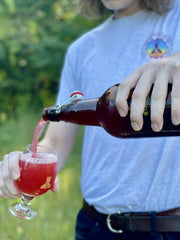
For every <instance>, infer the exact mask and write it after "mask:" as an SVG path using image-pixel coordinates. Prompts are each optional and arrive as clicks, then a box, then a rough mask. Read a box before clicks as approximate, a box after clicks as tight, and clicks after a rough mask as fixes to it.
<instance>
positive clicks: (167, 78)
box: [116, 53, 180, 132]
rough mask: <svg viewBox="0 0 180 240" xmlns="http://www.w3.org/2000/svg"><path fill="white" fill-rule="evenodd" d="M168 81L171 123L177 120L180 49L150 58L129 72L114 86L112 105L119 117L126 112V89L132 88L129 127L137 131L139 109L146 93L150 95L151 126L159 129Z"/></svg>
mask: <svg viewBox="0 0 180 240" xmlns="http://www.w3.org/2000/svg"><path fill="white" fill-rule="evenodd" d="M168 83H172V86H173V87H172V95H171V96H172V103H171V117H172V123H173V124H175V125H177V124H180V53H178V54H176V55H172V56H170V57H167V58H162V59H157V60H153V61H151V62H149V63H147V64H145V65H143V66H141V67H139V68H138V69H137V70H136V71H135V72H134V73H132V74H131V75H129V76H128V77H127V78H126V79H125V80H124V81H123V82H122V83H121V84H120V85H119V87H118V91H117V97H116V106H117V109H118V111H119V114H120V115H121V117H124V116H127V113H128V103H127V99H128V97H129V93H130V90H131V89H132V88H134V92H133V94H132V101H131V106H130V119H131V125H132V128H133V129H134V130H136V131H139V130H141V129H142V127H143V113H144V107H145V104H146V99H147V96H148V93H149V91H150V89H151V87H152V86H153V90H152V95H151V128H152V129H153V131H156V132H158V131H160V130H162V127H163V122H164V120H163V114H164V109H165V103H166V96H167V89H168Z"/></svg>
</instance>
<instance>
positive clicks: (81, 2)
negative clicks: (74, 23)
mask: <svg viewBox="0 0 180 240" xmlns="http://www.w3.org/2000/svg"><path fill="white" fill-rule="evenodd" d="M172 1H173V0H139V4H140V7H141V8H142V9H144V10H148V11H154V12H157V13H158V14H163V13H166V12H167V11H168V10H169V8H170V3H171V2H172ZM77 4H78V8H79V11H80V13H82V14H83V15H84V16H85V17H88V18H97V17H100V16H103V15H105V14H107V13H108V12H109V11H108V10H107V9H106V8H105V7H104V5H103V4H102V2H101V1H100V0H78V2H77Z"/></svg>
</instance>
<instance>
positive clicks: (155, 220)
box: [151, 212, 157, 234]
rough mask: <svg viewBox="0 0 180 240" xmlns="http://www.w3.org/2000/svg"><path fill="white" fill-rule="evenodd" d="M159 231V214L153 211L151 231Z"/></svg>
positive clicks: (153, 232)
mask: <svg viewBox="0 0 180 240" xmlns="http://www.w3.org/2000/svg"><path fill="white" fill-rule="evenodd" d="M156 232H157V215H156V212H151V233H152V234H155V233H156Z"/></svg>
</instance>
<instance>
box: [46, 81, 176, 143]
mask: <svg viewBox="0 0 180 240" xmlns="http://www.w3.org/2000/svg"><path fill="white" fill-rule="evenodd" d="M117 87H118V84H117V85H114V86H112V87H111V88H109V89H108V90H107V91H106V92H105V93H104V94H103V95H102V96H101V97H100V98H94V99H88V100H80V101H77V102H76V101H74V102H72V103H70V104H67V105H63V106H60V107H59V106H56V107H49V108H45V109H44V110H43V118H44V120H46V121H47V120H49V121H61V120H62V121H66V122H71V123H76V124H80V125H91V126H100V127H102V128H104V129H105V130H106V131H107V132H108V133H110V134H111V135H113V136H115V137H121V138H134V137H136V138H140V137H160V136H179V135H180V126H174V125H173V124H172V122H171V101H170V95H171V94H170V93H171V89H170V88H171V86H170V85H169V89H168V94H167V99H166V107H165V111H164V125H163V129H162V130H161V131H160V132H154V131H153V130H152V129H151V121H150V100H151V98H150V97H148V98H147V101H146V106H145V110H144V125H143V128H142V130H141V131H134V130H133V129H132V127H131V122H130V116H129V114H128V115H127V116H126V117H120V115H119V113H118V111H117V109H116V104H115V97H116V92H117ZM150 95H151V93H150ZM150 95H149V96H150ZM131 96H132V92H131V93H130V96H129V99H128V103H129V108H130V104H131Z"/></svg>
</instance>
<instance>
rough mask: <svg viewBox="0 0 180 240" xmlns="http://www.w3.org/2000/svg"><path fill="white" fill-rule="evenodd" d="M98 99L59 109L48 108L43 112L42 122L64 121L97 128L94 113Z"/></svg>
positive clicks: (95, 114)
mask: <svg viewBox="0 0 180 240" xmlns="http://www.w3.org/2000/svg"><path fill="white" fill-rule="evenodd" d="M98 100H99V99H98V98H94V99H88V100H81V101H78V102H74V103H71V104H68V105H63V106H61V107H59V108H58V107H50V108H46V109H44V111H43V118H44V120H46V121H47V120H49V121H55V122H57V121H65V122H71V123H75V124H79V125H91V126H99V125H100V124H99V121H98V117H97V113H96V106H97V102H98Z"/></svg>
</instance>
